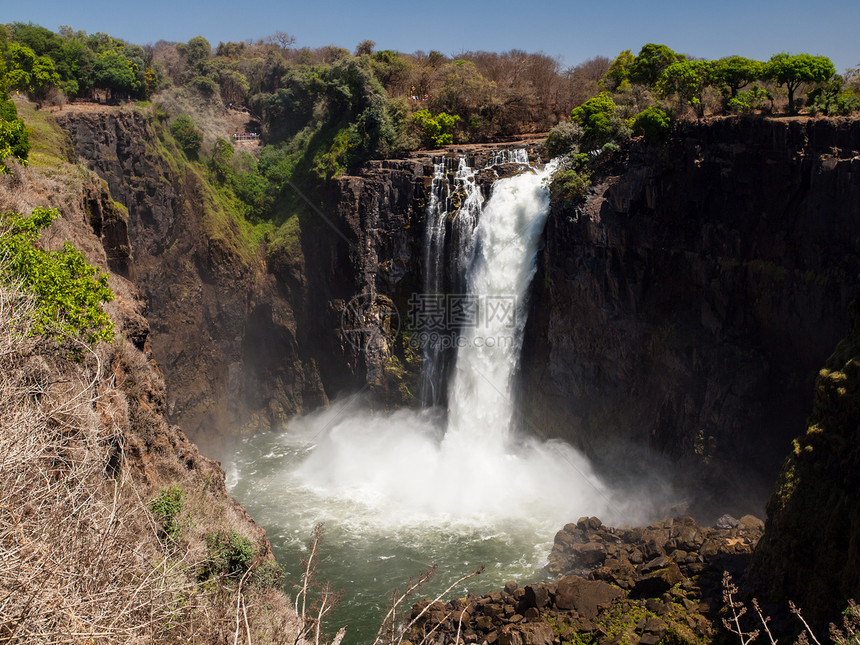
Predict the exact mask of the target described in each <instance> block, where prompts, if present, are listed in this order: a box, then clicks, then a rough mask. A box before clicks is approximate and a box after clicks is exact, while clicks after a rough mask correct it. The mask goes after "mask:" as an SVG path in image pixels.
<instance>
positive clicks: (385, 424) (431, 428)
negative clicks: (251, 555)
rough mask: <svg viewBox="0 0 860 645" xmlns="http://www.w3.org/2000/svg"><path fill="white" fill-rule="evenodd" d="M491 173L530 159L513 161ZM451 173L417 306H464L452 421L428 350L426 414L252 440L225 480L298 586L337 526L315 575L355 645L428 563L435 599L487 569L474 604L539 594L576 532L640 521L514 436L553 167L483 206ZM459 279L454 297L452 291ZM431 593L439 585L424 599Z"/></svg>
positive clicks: (444, 176) (299, 423)
mask: <svg viewBox="0 0 860 645" xmlns="http://www.w3.org/2000/svg"><path fill="white" fill-rule="evenodd" d="M492 161H493V162H495V163H510V162H512V161H513V162H515V163H520V164H524V163H527V162H528V159H527V157H526V156H525V152H524V151H517V152H506V153H504V154H499V155H497V158H494V159H493V160H492ZM452 164H453V162H452V161H450V160H442V161H441V162H440V163H439V164H437V165H436V167H435V175H434V180H433V185H432V194H431V196H430V199H429V202H428V206H427V213H426V226H427V228H426V233H425V241H426V244H427V253H426V255H425V257H424V270H425V271H426V280H425V284H424V288H425V290H426V293H425V294H421V295H422V297H424V298H432V297H440V298H441V299H442V301H443V302H444V303H445V306H447V307H451V306H455V307H456V313H457V319H458V322H459V323H460V324H459V326H458V327H457V329H456V335H457V338H458V339H459V340H458V343H457V346H458V350H457V354H456V360H455V364H454V367H453V371H452V373H451V376H450V379H449V380H450V383H449V389H448V393H447V404H448V405H447V415H439V414H436V413H435V412H436V411H435V410H434V409H433V406H434V405H437V404H438V402H439V400H440V389H441V388H442V387H443V380H444V378H445V374H446V371H448V370H447V368H446V366H445V365H444V358H443V352H442V346H441V344H440V345H438V346H436V345H433V344H430V345H429V346H425V347H424V361H425V362H424V365H425V368H426V369H425V382H424V392H423V394H422V397H423V399H424V401H425V404H426V405H427V408H426V409H425V410H421V411H412V410H398V411H395V412H394V413H391V414H381V413H376V414H374V413H371V412H368V411H366V410H364V409H362V408H361V407H359V406H358V405H353V404H352V403H350V402H345V401H339V402H335V403H334V404H333V405H332V406H331V407H330V408H329V409H327V410H322V411H319V412H317V413H314V414H311V415H307V416H305V417H302V418H298V419H294V420H293V421H291V422H290V427H289V430H288V431H286V432H283V433H280V434H270V435H266V436H263V437H258V438H256V439H254V440H250V441H248V442H247V443H246V444H245V445H244V446H243V448H242V450H241V451H240V453H239V454H238V455H237V456H236V459H235V461H234V463H233V464H231V465H229V466H228V470H229V479H228V485H229V486H230V489H231V492H232V493H233V495H234V496H235V497H236V498H237V499H238V500H239V501H240V502H241V503H242V504H243V505H245V506H246V507H247V508H248V510H249V511H250V512H251V514H252V515H253V516H254V517H255V518H256V519H257V521H258V522H260V523H261V524H262V525H263V526H265V527H266V529H267V532H268V535H269V538H270V540H271V541H272V543H273V546H274V548H275V552H276V554H277V555H278V559H279V561H280V562H281V563H282V564H283V565H285V566H286V568H287V573H288V578H291V579H294V580H297V579H298V577H299V575H300V574H299V572H298V567H299V560H300V556H301V550H302V548H303V544H304V542H305V541H306V540H307V538H308V536H309V535H310V533H311V530H312V528H313V525H314V524H315V523H316V522H319V521H323V522H325V523H326V532H327V536H328V537H327V540H326V545H325V547H324V553H326V554H327V556H326V557H325V558H324V560H323V561H322V562H321V565H320V575H321V576H324V577H326V578H328V579H330V580H331V582H332V584H333V586H334V587H336V588H337V587H341V588H344V589H345V590H346V596H345V598H344V600H343V601H342V606H341V609H340V610H339V613H338V614H337V615H335V616H334V617H333V620H334V621H335V622H339V623H341V624H342V623H349V624H350V629H349V630H348V632H347V634H348V635H347V639H346V640H345V641H344V642H345V643H363V642H367V640H369V639H370V638H371V637H372V634H374V633H375V630H376V626H378V621H379V619H380V617H381V615H382V614H384V605H385V603H386V602H387V599H388V597H389V594H390V591H391V590H392V589H394V588H396V587H400V588H401V589H402V588H403V585H404V584H405V583H406V580H407V579H408V578H409V577H410V576H414V575H416V574H417V573H418V572H419V571H420V570H422V569H424V568H426V567H427V566H429V565H431V564H434V563H436V564H438V565H439V568H438V572H437V582H436V586H437V588H439V589H442V588H444V587H446V586H447V584H449V583H450V581H451V580H453V579H456V578H458V577H459V576H460V575H462V574H463V573H464V572H468V571H469V570H472V569H474V568H476V567H477V566H478V565H485V566H486V571H485V573H484V574H483V575H482V576H480V577H478V578H476V579H474V580H472V581H470V585H471V590H472V591H475V592H482V591H486V590H489V589H494V588H498V587H500V586H501V585H502V584H503V583H504V582H505V581H506V580H511V579H516V580H520V581H525V580H535V579H539V578H541V576H542V573H541V571H542V567H543V565H544V564H545V562H546V557H547V555H548V553H549V549H550V547H551V544H552V539H553V536H554V534H555V532H556V531H557V530H558V529H559V528H560V527H561V526H562V525H563V524H565V523H566V522H569V521H573V520H575V519H576V518H577V517H579V516H581V515H586V514H588V515H594V514H596V515H599V516H600V517H601V518H602V519H604V520H606V521H612V520H619V519H620V518H622V517H625V518H629V517H630V514H629V510H630V507H629V506H627V507H625V505H623V504H621V503H620V502H619V500H618V499H617V498H616V497H615V496H614V495H613V494H612V493H611V492H610V491H609V490H608V489H607V488H606V487H605V486H604V485H603V484H602V483H601V482H600V481H599V480H598V479H597V478H596V477H595V476H594V475H593V474H592V472H591V470H590V467H589V465H588V463H587V461H586V460H585V459H584V458H583V457H582V456H581V455H579V453H577V452H576V451H575V450H574V449H573V448H571V447H570V446H568V445H566V444H564V443H561V442H544V441H538V440H537V439H534V438H529V437H525V436H521V435H518V434H517V433H515V432H513V430H514V429H512V428H511V419H512V416H513V406H512V402H511V399H512V392H511V388H512V377H513V375H514V373H515V370H516V368H517V364H518V361H519V354H520V348H521V344H522V332H523V327H524V325H525V318H526V303H527V299H528V291H529V285H530V282H531V280H532V277H533V276H534V273H535V262H536V254H537V249H538V245H539V242H540V239H541V234H542V230H543V226H544V223H545V219H546V216H547V213H548V210H549V197H548V191H547V189H546V187H545V181H544V180H545V178H546V177H547V176H548V175H549V172H550V170H551V168H550V167H548V168H545V169H543V170H534V169H530V168H529V169H527V170H526V171H525V172H523V173H521V174H519V175H516V176H513V177H509V178H505V179H500V180H497V181H496V182H495V184H494V186H493V190H492V194H491V196H490V198H489V199H488V200H487V202H486V203H484V200H483V197H482V196H481V191H480V189H479V188H478V186H477V184H476V182H475V170H474V169H472V168H470V167H469V166H468V164H467V163H466V161H465V160H464V159H460V160H458V161H457V169H456V171H455V172H454V173H453V182H451V183H449V180H448V175H449V172H450V170H451V169H452V168H453V165H452ZM455 194H456V196H457V201H458V202H459V209H458V210H457V212H456V215H455V216H454V213H453V210H452V204H453V202H454V196H455ZM452 216H454V217H455V221H454V222H450V221H449V220H450V218H451V217H452ZM446 226H447V228H446ZM449 235H454V236H455V237H456V238H457V239H456V240H455V243H456V247H455V248H456V251H457V252H456V253H450V252H448V251H451V247H450V242H451V240H447V242H446V238H447V237H448V236H449ZM446 258H453V259H451V260H449V259H446ZM452 262H453V263H454V264H455V265H456V266H454V267H452V266H451V263H452ZM452 268H453V269H455V271H454V272H455V273H456V274H457V276H459V279H458V280H454V282H459V284H453V285H452V284H450V283H451V282H452V280H451V279H450V278H446V272H450V271H451V269H452ZM446 289H454V290H455V292H453V295H452V292H450V291H448V292H446ZM455 299H456V300H457V302H456V303H455V302H454V300H455ZM453 311H454V310H451V311H448V312H446V315H450V314H452V312H453ZM446 320H447V321H448V323H451V318H450V317H449V318H446ZM464 322H465V323H466V324H463V323H464ZM444 331H451V329H446V330H444ZM440 418H445V421H442V422H440ZM464 591H465V590H464V589H458V590H456V593H463V592H464ZM432 592H433V587H432V586H431V587H430V588H428V590H427V591H426V593H427V594H431V593H432Z"/></svg>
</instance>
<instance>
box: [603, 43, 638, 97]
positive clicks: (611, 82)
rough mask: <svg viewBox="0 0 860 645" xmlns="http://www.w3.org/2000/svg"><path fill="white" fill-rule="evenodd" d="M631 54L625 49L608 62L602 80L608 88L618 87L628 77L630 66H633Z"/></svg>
mask: <svg viewBox="0 0 860 645" xmlns="http://www.w3.org/2000/svg"><path fill="white" fill-rule="evenodd" d="M633 61H634V58H633V54H632V53H631V52H630V50H629V49H625V50H624V51H623V52H621V53H620V54H618V56H616V57H615V59H614V60H613V61H612V62H611V63H610V64H609V69H608V70H607V72H606V74H604V76H603V82H604V83H605V84H606V87H607V88H608V89H610V90H614V89H616V88H618V87H619V86H620V85H621V84H622V83H624V82H625V81H627V80H628V79H629V78H630V68H631V67H632V66H633Z"/></svg>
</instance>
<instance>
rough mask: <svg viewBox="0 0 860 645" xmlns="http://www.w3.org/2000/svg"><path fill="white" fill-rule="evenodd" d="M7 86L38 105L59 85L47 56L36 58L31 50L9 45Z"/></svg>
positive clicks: (55, 72)
mask: <svg viewBox="0 0 860 645" xmlns="http://www.w3.org/2000/svg"><path fill="white" fill-rule="evenodd" d="M6 58H7V61H8V63H7V65H9V71H8V73H7V80H8V82H9V85H10V86H11V87H12V88H14V89H16V90H19V91H21V92H25V93H27V94H28V95H29V96H30V98H32V99H33V100H34V101H36V102H37V103H38V104H39V105H41V104H42V102H43V101H44V100H45V97H46V96H47V95H48V91H49V90H50V89H51V88H52V87H56V86H57V85H59V84H60V77H59V75H58V74H57V70H56V69H55V68H54V62H53V61H52V60H51V59H50V58H48V57H47V56H36V54H35V53H34V52H33V50H32V49H30V48H29V47H25V46H24V45H19V44H18V43H11V44H10V45H9V47H8V49H7V52H6Z"/></svg>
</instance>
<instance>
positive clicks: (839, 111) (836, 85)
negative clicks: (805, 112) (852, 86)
mask: <svg viewBox="0 0 860 645" xmlns="http://www.w3.org/2000/svg"><path fill="white" fill-rule="evenodd" d="M807 108H808V109H809V112H810V113H811V114H818V113H819V112H820V113H821V114H826V115H827V116H845V115H846V114H851V113H852V112H856V111H857V110H858V109H860V99H858V98H857V95H856V94H854V92H852V91H851V90H849V89H843V81H842V77H841V76H834V77H833V79H832V80H831V81H829V82H828V83H827V84H826V85H824V86H823V87H818V88H815V89H814V90H812V91H811V92H810V93H809V96H808V100H807Z"/></svg>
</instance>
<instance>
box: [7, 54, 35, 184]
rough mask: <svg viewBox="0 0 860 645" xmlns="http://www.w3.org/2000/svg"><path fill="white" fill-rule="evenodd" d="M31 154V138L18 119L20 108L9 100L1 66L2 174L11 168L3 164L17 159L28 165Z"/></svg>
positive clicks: (22, 122)
mask: <svg viewBox="0 0 860 645" xmlns="http://www.w3.org/2000/svg"><path fill="white" fill-rule="evenodd" d="M29 153H30V138H29V135H28V134H27V128H26V126H25V125H24V121H22V120H21V119H19V118H18V108H16V107H15V104H14V103H13V102H12V101H10V100H9V91H8V84H7V81H6V73H5V70H4V69H3V67H2V66H0V174H8V173H9V168H8V167H7V166H6V164H5V163H3V162H4V161H5V160H6V159H8V158H10V157H15V158H16V159H17V160H18V161H20V162H21V163H22V164H26V163H27V155H28V154H29Z"/></svg>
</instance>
